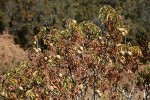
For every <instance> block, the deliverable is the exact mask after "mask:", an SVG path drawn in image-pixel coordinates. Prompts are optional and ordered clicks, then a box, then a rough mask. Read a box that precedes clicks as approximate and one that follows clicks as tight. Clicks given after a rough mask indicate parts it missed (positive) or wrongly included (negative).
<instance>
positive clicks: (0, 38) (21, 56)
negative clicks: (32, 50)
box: [0, 33, 27, 74]
mask: <svg viewBox="0 0 150 100" xmlns="http://www.w3.org/2000/svg"><path fill="white" fill-rule="evenodd" d="M25 59H27V52H26V51H24V50H23V49H22V48H20V47H19V45H16V44H15V42H14V40H13V36H11V35H9V34H8V33H5V34H3V35H0V74H2V72H3V71H5V70H6V69H8V67H10V66H13V65H14V64H16V63H17V62H19V61H22V60H25Z"/></svg>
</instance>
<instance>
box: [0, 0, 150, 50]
mask: <svg viewBox="0 0 150 100" xmlns="http://www.w3.org/2000/svg"><path fill="white" fill-rule="evenodd" d="M0 5H1V6H0V30H1V31H2V30H4V29H9V31H11V33H12V34H14V35H15V37H16V42H17V43H19V44H21V46H22V47H24V48H26V47H29V46H30V45H31V40H32V38H33V36H34V34H37V33H38V31H39V28H38V27H39V26H42V25H45V26H54V27H55V28H59V29H63V28H64V23H63V22H62V20H63V19H66V18H67V19H68V18H71V19H75V20H77V22H81V21H86V20H93V21H94V23H96V24H100V23H99V21H98V16H97V15H98V12H99V9H100V7H102V6H103V5H111V6H112V7H114V8H118V11H120V13H121V14H122V15H123V16H124V17H125V21H126V23H127V24H128V25H129V26H130V31H129V36H128V37H127V40H128V41H131V42H132V43H134V44H136V45H137V44H138V41H136V38H139V37H141V36H142V39H144V40H148V39H149V36H150V29H149V26H150V17H149V16H150V7H149V5H150V2H149V1H148V0H92V1H91V0H63V1H62V0H0Z"/></svg>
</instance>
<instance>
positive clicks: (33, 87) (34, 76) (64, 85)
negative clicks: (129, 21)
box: [0, 6, 149, 100]
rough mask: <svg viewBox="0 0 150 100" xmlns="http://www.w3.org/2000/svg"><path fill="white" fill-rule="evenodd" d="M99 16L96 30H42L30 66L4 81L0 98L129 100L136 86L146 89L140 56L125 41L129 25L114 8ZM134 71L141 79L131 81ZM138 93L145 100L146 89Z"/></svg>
mask: <svg viewBox="0 0 150 100" xmlns="http://www.w3.org/2000/svg"><path fill="white" fill-rule="evenodd" d="M98 17H99V19H98V20H99V21H100V22H101V24H100V26H97V25H96V24H94V23H93V22H92V21H83V22H81V23H77V21H76V20H70V19H68V20H64V23H65V28H64V29H63V30H59V29H56V28H54V27H44V26H43V27H41V28H40V32H39V33H38V34H37V35H36V36H34V45H35V46H34V47H33V49H32V50H31V53H30V54H29V58H30V61H29V62H24V63H21V64H20V65H19V66H18V67H17V68H15V69H12V70H11V71H8V73H6V74H5V76H4V77H3V80H2V82H1V85H0V86H1V87H0V92H1V95H0V98H2V99H46V100H51V99H56V100H87V99H92V98H93V99H94V100H96V98H101V99H102V100H118V99H125V98H126V99H132V98H133V99H134V98H135V97H134V94H135V92H136V90H138V89H139V88H138V86H139V87H143V84H144V86H145V85H146V86H147V85H149V78H148V77H149V72H146V71H147V70H146V71H145V70H142V71H140V70H139V69H138V68H139V64H140V62H139V57H141V56H142V51H141V49H140V47H138V46H133V45H132V44H131V43H130V42H127V41H126V37H127V35H128V31H129V29H128V26H127V25H126V24H125V23H124V19H123V18H122V16H120V15H119V14H118V13H117V12H116V11H115V9H113V8H112V7H110V6H104V7H103V8H101V9H100V11H99V16H98ZM123 38H125V39H123ZM143 68H146V67H143ZM137 72H139V73H140V75H141V76H139V77H135V76H136V73H137ZM145 72H146V73H145ZM123 73H124V74H123ZM125 74H126V75H127V76H130V77H126V76H125ZM131 76H134V77H131ZM125 77H126V78H127V79H125V81H127V80H128V81H127V82H126V83H125V84H124V83H123V80H124V78H125ZM141 89H142V88H141ZM142 90H145V91H146V92H145V95H144V97H141V98H145V99H146V98H148V93H147V87H144V89H142ZM128 93H129V95H128ZM139 98H140V96H139Z"/></svg>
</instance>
